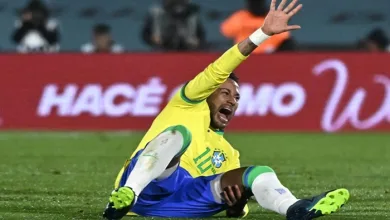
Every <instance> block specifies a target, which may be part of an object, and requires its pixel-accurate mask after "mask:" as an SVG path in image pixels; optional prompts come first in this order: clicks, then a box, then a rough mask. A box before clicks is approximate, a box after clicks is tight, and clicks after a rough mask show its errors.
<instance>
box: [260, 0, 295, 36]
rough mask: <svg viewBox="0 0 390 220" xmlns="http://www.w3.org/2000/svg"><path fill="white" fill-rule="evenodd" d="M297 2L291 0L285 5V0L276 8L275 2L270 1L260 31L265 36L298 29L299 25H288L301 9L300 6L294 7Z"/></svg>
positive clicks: (274, 0)
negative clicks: (268, 9)
mask: <svg viewBox="0 0 390 220" xmlns="http://www.w3.org/2000/svg"><path fill="white" fill-rule="evenodd" d="M297 2H298V0H293V1H292V2H291V3H290V4H288V5H287V6H286V4H287V0H282V1H281V2H280V4H279V6H278V7H277V8H276V0H272V2H271V7H270V11H269V13H268V15H267V17H266V18H265V20H264V24H263V27H262V28H261V29H262V31H263V32H264V33H265V34H266V35H269V36H271V35H274V34H280V33H283V32H286V31H291V30H297V29H300V28H301V26H299V25H288V22H289V20H290V19H291V18H292V17H293V16H294V15H295V14H296V13H298V11H299V10H301V8H302V4H299V5H298V6H296V7H295V5H296V4H297Z"/></svg>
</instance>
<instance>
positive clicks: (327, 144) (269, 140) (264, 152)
mask: <svg viewBox="0 0 390 220" xmlns="http://www.w3.org/2000/svg"><path fill="white" fill-rule="evenodd" d="M141 136H142V134H140V133H131V132H128V133H126V132H123V133H21V132H0V155H1V157H0V161H1V162H0V219H6V220H9V219H18V220H23V219H29V220H31V219H40V220H41V219H100V215H101V213H102V211H103V208H104V206H105V204H106V202H107V199H108V195H109V193H110V191H111V190H112V187H113V181H114V179H115V177H116V174H117V172H118V170H119V169H120V167H121V166H122V164H123V162H124V161H125V159H126V158H127V157H128V156H129V155H130V153H131V152H132V150H133V148H134V146H135V145H136V144H137V142H138V141H139V140H140V138H141ZM226 138H227V139H228V140H230V142H231V143H232V144H233V146H235V147H236V148H238V149H239V150H240V152H241V160H242V165H243V166H245V165H251V164H257V165H269V166H271V167H272V168H274V169H275V171H276V172H277V174H278V175H279V178H280V179H281V181H282V182H283V183H284V184H285V185H286V186H287V187H289V188H290V189H291V190H292V192H293V193H294V194H296V195H297V196H299V197H306V196H310V195H312V194H317V193H321V192H322V191H325V190H328V189H333V188H336V187H346V188H348V189H350V191H351V199H350V202H349V204H348V205H347V206H345V207H344V209H343V210H342V212H340V213H337V214H335V215H332V216H330V217H327V218H325V219H364V220H365V219H390V134H389V133H387V134H386V133H383V134H367V133H365V134H269V133H266V134H237V133H235V134H226ZM218 218H221V219H223V216H222V217H218ZM128 219H129V218H128ZM136 219H144V218H136ZM247 219H262V220H263V219H264V220H271V219H276V220H278V219H284V218H283V217H280V216H278V215H276V214H273V213H271V212H268V211H265V210H263V209H261V208H259V207H258V206H257V205H256V204H255V203H251V212H250V214H249V216H248V217H247Z"/></svg>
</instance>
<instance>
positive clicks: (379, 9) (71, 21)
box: [0, 0, 390, 51]
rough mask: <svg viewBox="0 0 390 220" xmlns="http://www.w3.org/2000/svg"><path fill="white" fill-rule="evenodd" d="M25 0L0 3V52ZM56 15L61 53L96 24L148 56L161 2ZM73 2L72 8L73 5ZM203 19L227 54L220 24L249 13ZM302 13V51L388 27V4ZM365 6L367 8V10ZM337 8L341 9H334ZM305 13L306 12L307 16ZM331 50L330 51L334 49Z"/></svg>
mask: <svg viewBox="0 0 390 220" xmlns="http://www.w3.org/2000/svg"><path fill="white" fill-rule="evenodd" d="M26 2H27V1H26V0H12V1H6V0H1V1H0V27H2V31H3V33H4V34H2V35H0V47H1V49H3V50H12V49H14V45H13V44H12V43H11V41H10V35H9V34H5V33H11V32H12V29H13V24H14V20H15V18H16V16H17V11H18V9H20V8H22V7H23V6H24V4H26ZM48 2H49V4H50V6H49V7H51V8H52V9H53V15H54V17H56V18H57V19H58V20H59V21H60V24H61V29H62V40H61V48H62V51H79V50H80V45H82V44H83V43H85V42H87V41H89V39H90V34H91V28H92V26H93V25H94V24H96V23H98V22H105V23H108V24H109V25H111V27H112V32H113V36H114V37H115V39H116V40H117V41H118V42H119V43H121V44H122V45H124V47H125V48H126V49H128V50H131V51H148V50H149V48H148V46H146V45H145V44H144V43H143V42H142V40H141V39H140V29H141V27H142V23H143V19H144V16H145V14H146V13H147V10H148V8H149V7H150V6H151V5H152V4H155V3H158V2H159V1H158V0H131V1H129V0H113V1H107V0H82V1H78V0H71V1H69V0H55V1H53V0H51V1H48ZM70 2H71V4H70ZM194 2H196V3H197V4H199V5H200V6H201V12H202V18H203V19H204V21H205V24H207V25H206V27H205V28H206V31H207V32H206V33H207V39H208V42H210V45H213V47H212V48H211V49H224V48H227V47H228V46H229V45H230V44H231V42H230V41H229V40H226V39H224V37H223V36H222V35H221V34H220V33H219V25H220V23H221V21H222V20H223V19H224V18H226V17H227V16H229V14H231V13H232V12H234V11H235V10H237V9H239V8H242V7H245V2H244V1H243V0H223V4H222V3H221V2H222V0H218V1H217V0H199V1H194ZM301 2H302V3H303V4H304V9H303V11H304V13H300V14H299V15H298V16H297V17H296V19H295V20H294V21H296V23H299V24H300V25H301V26H302V27H303V29H302V30H301V31H297V32H294V33H293V36H294V38H295V39H296V40H297V41H298V42H299V44H300V45H303V46H304V47H309V46H310V47H321V45H324V44H326V45H334V47H335V48H343V47H349V46H351V45H353V44H355V43H356V41H357V40H358V39H359V38H361V37H363V36H364V35H366V34H367V33H368V32H369V31H370V30H371V29H373V28H376V27H382V28H386V29H387V30H388V29H389V28H388V27H390V15H389V14H388V9H390V1H389V0H376V1H375V4H370V5H368V4H366V1H364V0H354V1H353V2H354V4H353V5H351V4H350V1H338V0H327V1H322V0H301ZM363 3H364V4H363ZM335 5H337V7H335ZM305 9H306V10H305ZM330 48H331V47H330Z"/></svg>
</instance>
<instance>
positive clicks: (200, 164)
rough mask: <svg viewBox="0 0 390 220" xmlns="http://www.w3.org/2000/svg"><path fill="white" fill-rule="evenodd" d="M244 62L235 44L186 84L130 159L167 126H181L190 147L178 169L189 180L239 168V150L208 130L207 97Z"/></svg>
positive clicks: (156, 120) (208, 112)
mask: <svg viewBox="0 0 390 220" xmlns="http://www.w3.org/2000/svg"><path fill="white" fill-rule="evenodd" d="M245 59H246V56H244V55H242V54H241V52H240V51H239V50H238V46H237V45H235V46H234V47H232V48H231V49H230V50H228V51H227V52H225V53H224V54H223V55H222V56H221V57H220V58H218V59H217V60H216V61H215V62H213V63H211V64H210V65H209V66H208V67H207V68H206V69H205V70H204V71H202V72H201V73H199V74H198V75H197V76H196V77H195V78H194V79H192V80H191V81H189V82H188V83H187V84H185V85H184V86H183V87H182V89H181V90H180V91H179V92H177V93H176V94H175V95H174V97H173V98H172V99H171V100H170V101H169V103H168V104H167V106H166V107H165V108H164V109H163V110H162V111H161V113H160V114H159V115H158V116H157V117H156V119H155V120H154V121H153V123H152V125H151V127H150V128H149V130H148V131H147V133H146V134H145V136H144V137H143V139H142V141H141V142H140V144H139V145H138V147H137V149H136V150H135V152H134V153H133V155H132V157H133V156H134V155H135V153H136V152H138V151H139V150H141V149H143V148H144V147H145V146H146V144H147V143H148V142H149V141H151V140H152V139H153V138H155V137H156V136H157V135H158V134H160V133H161V132H162V131H163V130H165V129H166V128H167V127H170V126H173V125H179V124H180V125H184V126H185V127H187V128H188V129H189V130H190V131H191V133H192V142H191V145H190V146H189V148H188V149H187V150H186V152H185V153H184V155H183V156H182V157H181V160H180V166H181V167H183V168H184V169H186V170H187V171H188V172H189V173H190V174H191V176H192V177H198V176H209V175H214V174H218V173H223V172H226V171H228V170H232V169H235V168H238V167H240V161H239V153H238V151H237V150H235V149H234V148H233V147H232V146H231V145H230V144H229V143H228V142H227V141H226V140H225V139H224V138H223V133H222V132H218V131H213V130H211V129H209V126H210V110H209V107H208V105H207V102H206V98H207V97H209V96H210V95H211V94H212V93H213V92H214V91H215V90H216V89H217V88H218V87H219V86H220V85H221V84H222V83H224V82H225V81H226V80H227V79H228V77H229V75H230V73H231V72H232V71H233V70H234V69H235V68H236V67H237V66H238V65H239V64H240V63H241V62H242V61H244V60H245Z"/></svg>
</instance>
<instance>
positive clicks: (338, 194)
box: [221, 166, 349, 220]
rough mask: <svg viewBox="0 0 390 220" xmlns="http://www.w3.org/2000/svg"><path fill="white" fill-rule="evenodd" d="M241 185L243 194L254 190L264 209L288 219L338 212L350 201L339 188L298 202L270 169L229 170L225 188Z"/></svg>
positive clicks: (314, 216)
mask: <svg viewBox="0 0 390 220" xmlns="http://www.w3.org/2000/svg"><path fill="white" fill-rule="evenodd" d="M234 185H238V186H239V188H240V190H241V192H242V193H244V192H245V190H251V192H252V193H253V195H254V196H255V198H256V200H257V202H258V203H259V205H260V206H262V207H263V208H266V209H269V210H272V211H275V212H277V213H279V214H281V215H286V216H287V219H288V220H298V219H299V220H302V219H304V220H309V219H313V218H317V217H320V216H323V215H328V214H331V213H333V212H336V211H338V210H339V209H340V208H341V207H342V206H343V205H345V204H346V203H347V201H348V199H349V192H348V190H346V189H336V190H332V191H328V192H325V193H322V194H320V195H317V196H314V197H312V198H309V199H301V200H298V199H297V198H296V197H295V196H294V195H293V194H292V193H291V192H290V190H289V189H287V188H286V187H285V186H283V185H282V184H281V183H280V181H279V180H278V178H277V176H276V174H275V172H274V171H273V170H272V169H271V168H270V167H267V166H252V167H246V168H239V169H235V170H232V171H228V172H226V173H225V174H223V176H222V178H221V188H222V189H225V188H226V187H228V186H234Z"/></svg>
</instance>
